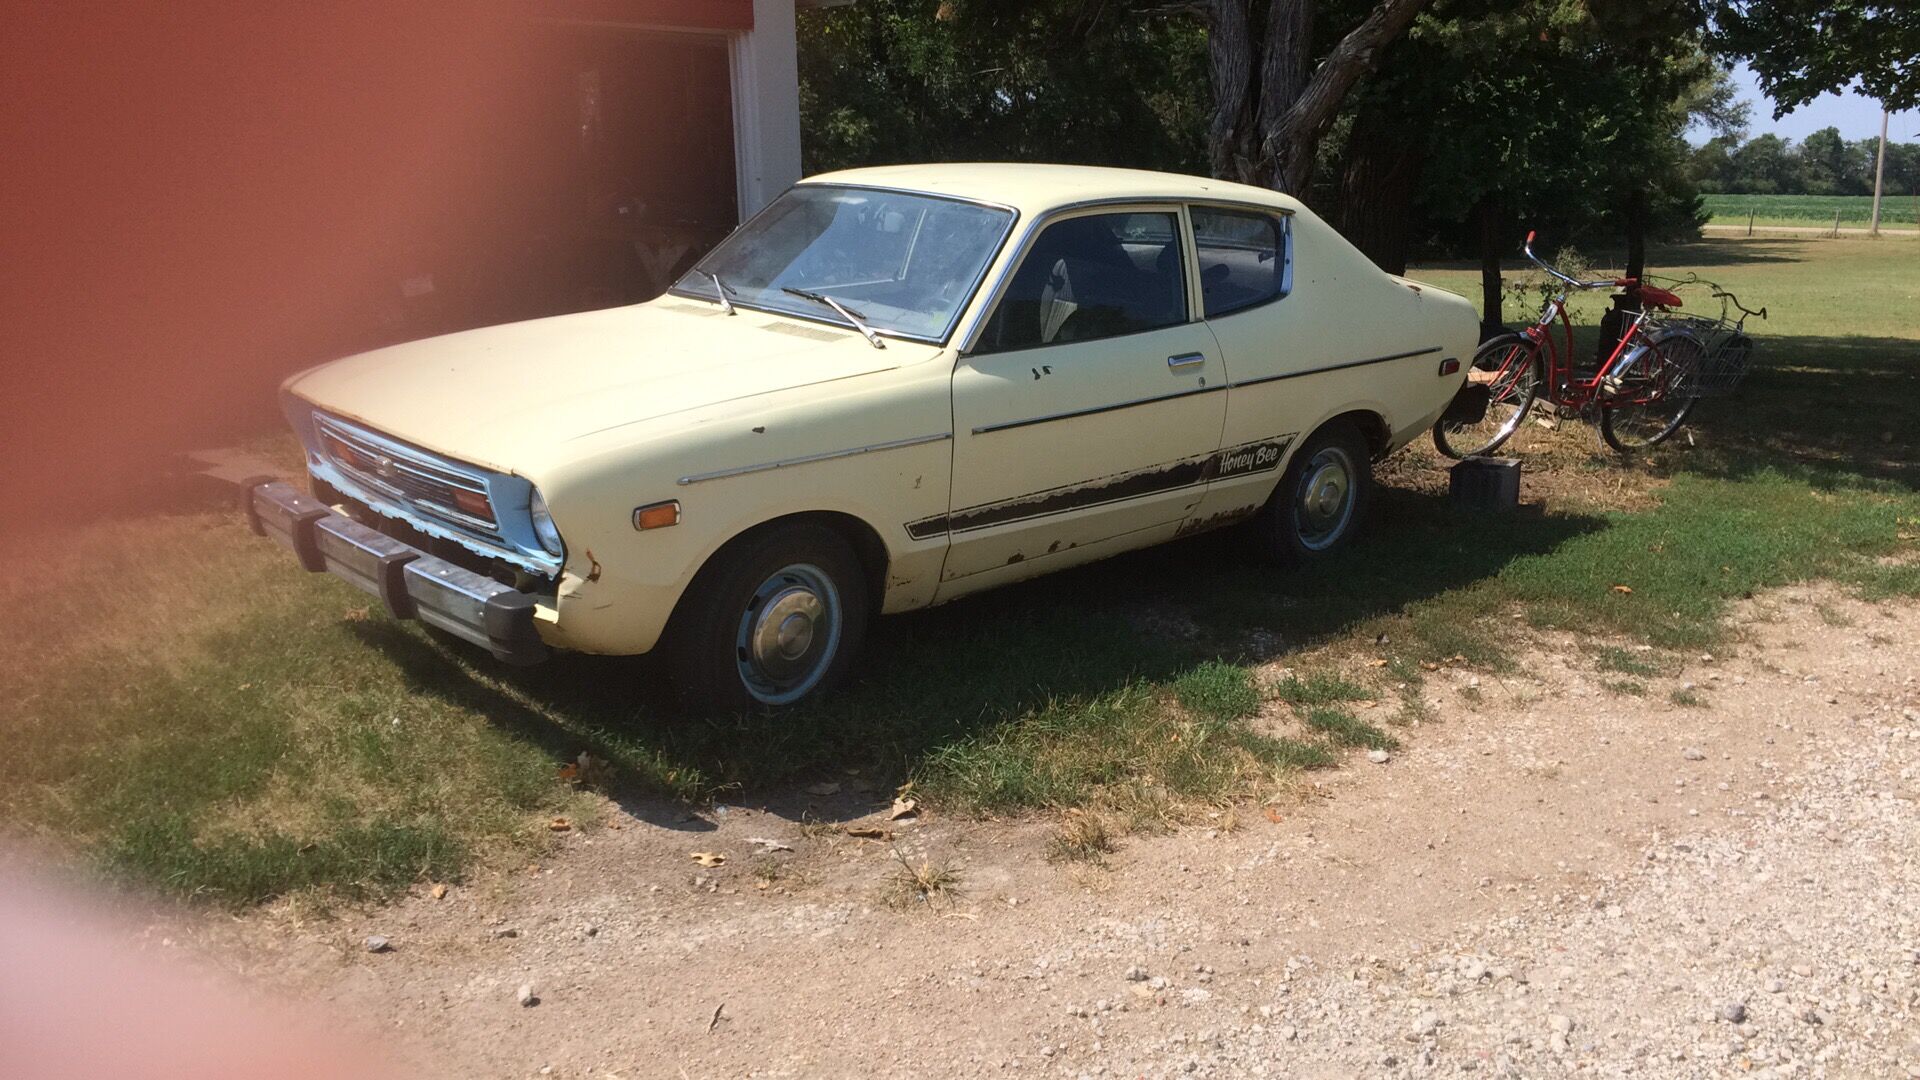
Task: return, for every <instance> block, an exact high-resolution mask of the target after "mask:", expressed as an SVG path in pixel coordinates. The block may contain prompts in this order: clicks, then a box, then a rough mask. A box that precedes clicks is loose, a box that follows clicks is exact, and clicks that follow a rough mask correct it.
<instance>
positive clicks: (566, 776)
mask: <svg viewBox="0 0 1920 1080" xmlns="http://www.w3.org/2000/svg"><path fill="white" fill-rule="evenodd" d="M578 779H580V766H578V765H575V764H574V763H573V762H571V761H569V762H567V763H566V764H565V765H562V766H560V780H561V782H562V783H567V784H571V783H573V782H574V781H576V780H578Z"/></svg>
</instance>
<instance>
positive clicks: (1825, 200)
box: [1703, 192, 1920, 232]
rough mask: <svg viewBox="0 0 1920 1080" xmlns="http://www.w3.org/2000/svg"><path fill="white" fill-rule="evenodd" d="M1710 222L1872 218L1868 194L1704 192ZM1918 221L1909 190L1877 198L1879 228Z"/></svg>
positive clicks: (1847, 223) (1919, 204)
mask: <svg viewBox="0 0 1920 1080" xmlns="http://www.w3.org/2000/svg"><path fill="white" fill-rule="evenodd" d="M1703 199H1704V201H1705V206H1706V210H1707V213H1708V214H1710V215H1712V217H1711V218H1710V220H1709V223H1710V224H1713V225H1727V226H1733V225H1740V226H1744V225H1746V224H1747V215H1749V214H1751V215H1753V224H1754V226H1755V227H1756V228H1760V227H1766V226H1770V225H1771V226H1776V227H1777V226H1791V227H1795V228H1818V227H1821V226H1827V227H1831V226H1832V225H1833V217H1834V215H1835V214H1839V215H1840V227H1841V228H1843V229H1864V228H1866V227H1867V226H1868V225H1869V224H1871V223H1872V220H1873V196H1871V195H1706V196H1703ZM1917 220H1920V197H1916V196H1914V195H1913V194H1911V193H1907V192H1902V193H1899V194H1895V193H1893V192H1887V193H1885V194H1883V195H1882V197H1881V200H1880V227H1881V228H1882V229H1901V230H1906V231H1909V232H1910V231H1912V230H1913V229H1914V228H1915V227H1916V226H1915V223H1916V221H1917Z"/></svg>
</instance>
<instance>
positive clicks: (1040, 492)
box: [916, 204, 1226, 592]
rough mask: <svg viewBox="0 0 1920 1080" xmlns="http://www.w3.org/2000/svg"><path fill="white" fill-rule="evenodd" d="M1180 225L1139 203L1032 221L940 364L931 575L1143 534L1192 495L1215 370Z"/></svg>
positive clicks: (1214, 442)
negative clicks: (1023, 244)
mask: <svg viewBox="0 0 1920 1080" xmlns="http://www.w3.org/2000/svg"><path fill="white" fill-rule="evenodd" d="M1186 233H1187V229H1186V219H1185V211H1184V210H1183V209H1182V208H1181V207H1178V206H1170V205H1154V204H1143V205H1140V206H1127V207H1103V208H1100V209H1099V210H1097V211H1087V212H1082V213H1077V214H1073V215H1071V216H1066V217H1060V218H1055V219H1053V220H1050V221H1048V222H1046V223H1044V224H1043V225H1042V226H1041V227H1040V229H1039V231H1038V232H1037V234H1036V235H1035V237H1034V239H1033V241H1032V242H1031V243H1030V244H1029V245H1028V247H1027V250H1026V252H1025V253H1024V255H1023V256H1022V257H1021V259H1020V260H1019V262H1018V263H1017V266H1016V269H1015V270H1014V271H1013V273H1012V275H1011V276H1010V277H1009V278H1008V279H1007V283H1006V285H1005V287H1004V288H1003V289H1002V291H1001V295H1000V296H999V297H998V299H997V301H996V304H995V307H994V308H993V310H992V312H991V314H990V315H989V316H988V317H987V320H986V322H985V323H984V324H983V326H982V330H981V332H980V333H979V334H978V335H976V340H975V342H974V344H973V347H972V348H971V349H970V350H969V352H968V354H967V355H965V356H963V357H962V358H961V359H960V360H959V362H958V363H957V364H956V365H955V369H954V375H953V416H954V444H955V445H954V459H953V460H954V464H953V489H952V499H951V506H952V510H951V512H950V513H949V514H948V515H947V516H946V517H945V519H944V520H941V521H938V522H922V523H916V524H917V526H918V527H919V528H920V529H921V530H922V531H923V533H924V531H925V530H927V529H944V530H946V531H947V532H948V533H949V534H950V536H951V549H950V551H949V553H948V556H947V566H946V569H945V571H944V573H943V575H942V578H943V582H948V581H956V580H964V579H966V578H967V577H969V576H970V575H975V574H981V573H983V572H986V571H990V570H994V569H996V568H1002V567H1009V566H1017V565H1019V564H1022V563H1027V564H1031V563H1033V562H1034V561H1036V560H1039V561H1044V560H1046V559H1049V558H1057V557H1060V556H1062V555H1064V554H1065V553H1066V552H1070V551H1078V552H1079V553H1080V554H1079V558H1084V557H1087V556H1088V555H1090V554H1093V552H1088V551H1086V550H1084V549H1085V548H1087V546H1088V545H1100V546H1101V552H1102V553H1104V551H1106V550H1120V549H1121V548H1124V547H1128V546H1136V545H1140V544H1146V543H1152V542H1154V541H1155V540H1157V539H1162V538H1165V537H1166V536H1171V535H1172V534H1173V532H1174V531H1175V530H1177V528H1178V526H1179V524H1180V523H1181V522H1182V521H1183V520H1184V519H1185V518H1186V517H1187V515H1188V514H1189V512H1190V511H1192V509H1193V508H1194V506H1195V505H1196V504H1197V502H1198V501H1199V497H1200V494H1201V492H1202V491H1203V490H1204V486H1205V483H1206V479H1207V471H1208V467H1209V457H1210V456H1211V455H1212V454H1213V453H1214V451H1215V450H1217V449H1218V448H1219V442H1220V430H1221V425H1222V423H1223V421H1224V419H1225V407H1226V395H1225V393H1223V392H1220V391H1224V390H1225V388H1226V372H1225V370H1224V368H1223V367H1222V364H1221V362H1220V360H1219V359H1218V357H1217V356H1216V355H1215V354H1216V351H1217V350H1216V348H1215V344H1214V340H1213V337H1212V335H1211V334H1210V332H1209V331H1208V330H1207V328H1206V326H1205V324H1204V323H1202V322H1201V321H1199V319H1198V318H1197V308H1198V305H1197V304H1196V303H1195V302H1194V298H1193V294H1194V292H1195V289H1194V283H1193V278H1192V272H1191V265H1190V263H1191V260H1190V259H1189V257H1188V243H1187V241H1186ZM1070 561H1078V558H1074V559H1072V560H1070ZM1037 569H1038V568H1037V567H1034V566H1032V565H1027V566H1025V567H1022V568H1021V569H1020V570H1017V571H1009V572H1007V573H1006V574H1003V575H1000V576H1002V577H1012V576H1025V575H1026V574H1029V573H1032V572H1035V571H1036V570H1037ZM960 588H962V589H964V586H962V587H960ZM943 590H944V591H947V592H952V591H954V590H953V589H951V588H948V587H947V586H945V585H944V584H943Z"/></svg>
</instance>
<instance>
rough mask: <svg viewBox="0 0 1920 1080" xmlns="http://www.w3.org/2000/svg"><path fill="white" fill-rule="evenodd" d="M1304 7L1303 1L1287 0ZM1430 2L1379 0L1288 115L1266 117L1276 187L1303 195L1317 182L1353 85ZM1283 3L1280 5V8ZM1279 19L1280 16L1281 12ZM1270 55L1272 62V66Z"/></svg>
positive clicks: (1265, 145)
mask: <svg viewBox="0 0 1920 1080" xmlns="http://www.w3.org/2000/svg"><path fill="white" fill-rule="evenodd" d="M1286 2H1287V3H1304V0H1286ZM1428 2H1429V0H1380V3H1379V4H1377V5H1376V6H1375V7H1374V9H1373V11H1372V12H1370V13H1369V14H1368V15H1367V17H1366V19H1365V20H1363V21H1362V22H1361V23H1360V25H1359V26H1356V27H1354V28H1353V30H1352V32H1350V33H1348V34H1347V36H1346V37H1344V38H1342V39H1340V44H1338V45H1335V46H1334V47H1333V51H1332V52H1331V53H1328V54H1327V58H1326V59H1325V60H1322V61H1321V62H1320V66H1319V67H1318V68H1316V69H1315V70H1314V72H1313V77H1312V78H1311V79H1309V80H1307V82H1306V85H1305V87H1304V88H1303V89H1302V90H1301V91H1300V94H1299V96H1298V97H1296V98H1294V99H1293V103H1292V105H1291V107H1289V108H1288V109H1287V110H1286V112H1285V113H1284V114H1283V115H1280V116H1274V117H1262V121H1263V123H1262V127H1263V129H1264V131H1263V134H1264V137H1263V139H1262V141H1261V145H1260V150H1261V157H1262V158H1263V159H1265V160H1267V161H1269V162H1271V163H1273V165H1274V170H1273V171H1274V176H1273V183H1274V186H1276V187H1278V188H1279V189H1280V190H1282V191H1292V192H1299V191H1301V190H1302V189H1304V188H1305V187H1306V185H1307V183H1308V181H1309V180H1311V179H1312V171H1313V157H1314V151H1315V149H1316V148H1317V147H1318V145H1319V142H1320V139H1321V137H1322V136H1324V135H1325V134H1326V133H1327V129H1328V128H1329V127H1331V126H1333V121H1334V118H1335V117H1336V116H1337V115H1338V114H1339V111H1340V103H1341V101H1342V100H1344V99H1345V98H1346V95H1347V91H1349V90H1351V89H1352V88H1353V84H1354V83H1356V82H1358V81H1360V79H1361V78H1362V77H1363V76H1365V75H1367V74H1369V73H1371V72H1372V71H1373V70H1374V69H1375V68H1376V67H1378V66H1379V65H1380V55H1381V53H1382V52H1383V51H1384V50H1385V48H1386V47H1387V46H1388V45H1389V44H1391V43H1392V42H1393V40H1394V39H1395V38H1397V37H1399V36H1400V35H1401V34H1402V33H1404V32H1405V31H1406V29H1407V27H1408V26H1409V25H1410V24H1412V22H1413V19H1414V16H1416V15H1418V14H1419V13H1420V9H1421V8H1424V7H1426V6H1427V4H1428ZM1282 6H1283V4H1282V3H1280V2H1276V4H1275V7H1276V9H1278V8H1280V7H1282ZM1275 15H1276V16H1277V15H1278V11H1277V10H1276V12H1275ZM1272 59H1273V58H1272V57H1271V56H1269V64H1270V65H1271V63H1272Z"/></svg>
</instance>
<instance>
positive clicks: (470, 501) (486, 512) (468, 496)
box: [453, 489, 493, 521]
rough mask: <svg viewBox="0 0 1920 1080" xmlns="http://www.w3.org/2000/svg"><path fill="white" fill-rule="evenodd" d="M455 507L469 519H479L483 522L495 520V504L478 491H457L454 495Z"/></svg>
mask: <svg viewBox="0 0 1920 1080" xmlns="http://www.w3.org/2000/svg"><path fill="white" fill-rule="evenodd" d="M453 507H454V509H456V510H458V511H460V512H461V513H463V514H466V515H467V516H469V517H477V518H479V519H480V520H482V521H492V520H493V503H492V502H491V501H489V500H488V499H487V497H486V496H485V495H482V494H481V493H479V492H477V491H463V490H457V489H456V490H455V491H454V493H453Z"/></svg>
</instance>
